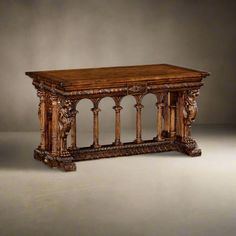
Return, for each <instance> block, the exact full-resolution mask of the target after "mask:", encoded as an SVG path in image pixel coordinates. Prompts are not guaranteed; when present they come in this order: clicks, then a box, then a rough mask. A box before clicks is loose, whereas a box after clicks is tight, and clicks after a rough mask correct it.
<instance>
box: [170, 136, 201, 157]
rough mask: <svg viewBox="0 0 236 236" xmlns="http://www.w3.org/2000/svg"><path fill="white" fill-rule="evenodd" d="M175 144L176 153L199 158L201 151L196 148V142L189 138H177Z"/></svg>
mask: <svg viewBox="0 0 236 236" xmlns="http://www.w3.org/2000/svg"><path fill="white" fill-rule="evenodd" d="M175 144H176V146H177V150H178V151H180V152H182V153H185V154H187V155H188V156H191V157H197V156H201V154H202V151H201V149H200V148H199V147H198V145H197V142H196V141H195V140H193V139H192V138H190V137H186V138H182V137H177V139H176V141H175Z"/></svg>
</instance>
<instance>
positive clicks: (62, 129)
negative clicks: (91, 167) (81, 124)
mask: <svg viewBox="0 0 236 236" xmlns="http://www.w3.org/2000/svg"><path fill="white" fill-rule="evenodd" d="M76 113H77V111H76V102H75V101H72V100H70V99H67V98H65V99H62V98H61V99H59V113H58V115H59V117H58V121H59V134H60V138H61V151H62V152H65V151H66V150H67V142H66V140H67V135H68V133H69V132H70V129H71V125H72V122H73V121H74V119H75V117H76Z"/></svg>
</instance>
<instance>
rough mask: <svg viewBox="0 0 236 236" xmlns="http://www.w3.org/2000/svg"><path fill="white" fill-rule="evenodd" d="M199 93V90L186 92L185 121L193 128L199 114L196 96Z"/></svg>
mask: <svg viewBox="0 0 236 236" xmlns="http://www.w3.org/2000/svg"><path fill="white" fill-rule="evenodd" d="M198 95H199V90H198V89H195V90H187V91H185V92H184V111H183V112H184V123H185V125H186V126H187V127H188V129H190V128H191V124H192V123H193V122H194V120H195V118H196V115H197V102H196V97H197V96H198ZM187 135H188V134H187Z"/></svg>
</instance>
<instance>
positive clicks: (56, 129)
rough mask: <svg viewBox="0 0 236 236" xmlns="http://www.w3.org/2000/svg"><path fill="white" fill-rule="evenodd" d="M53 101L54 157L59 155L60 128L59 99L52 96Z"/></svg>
mask: <svg viewBox="0 0 236 236" xmlns="http://www.w3.org/2000/svg"><path fill="white" fill-rule="evenodd" d="M50 98H51V101H52V124H51V126H52V155H53V156H56V155H58V151H59V150H58V146H59V145H58V139H59V135H58V132H59V126H58V97H57V96H56V95H54V94H53V95H51V97H50Z"/></svg>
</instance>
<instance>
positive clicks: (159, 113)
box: [154, 93, 165, 141]
mask: <svg viewBox="0 0 236 236" xmlns="http://www.w3.org/2000/svg"><path fill="white" fill-rule="evenodd" d="M156 97H157V103H156V107H157V116H156V129H157V136H156V137H154V140H156V141H161V140H163V137H162V130H163V127H162V126H163V125H162V120H163V113H164V106H165V104H164V101H163V99H164V94H163V93H159V94H157V95H156Z"/></svg>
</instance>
